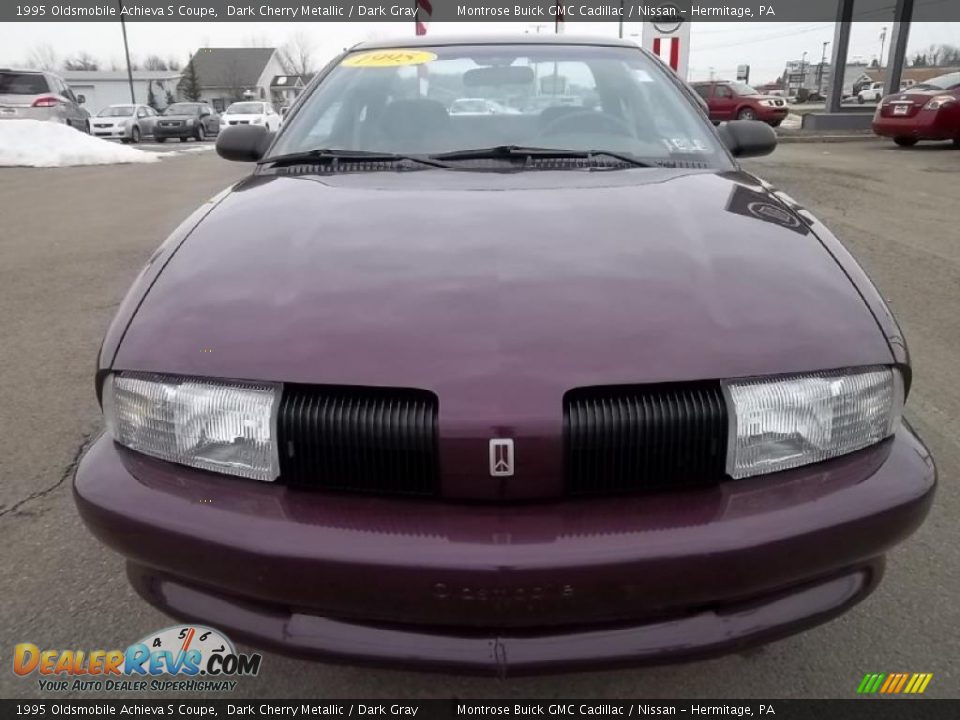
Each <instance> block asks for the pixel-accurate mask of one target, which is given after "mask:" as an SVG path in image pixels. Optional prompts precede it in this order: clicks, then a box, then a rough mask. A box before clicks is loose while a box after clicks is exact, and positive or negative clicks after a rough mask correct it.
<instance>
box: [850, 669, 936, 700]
mask: <svg viewBox="0 0 960 720" xmlns="http://www.w3.org/2000/svg"><path fill="white" fill-rule="evenodd" d="M932 679H933V673H890V674H886V673H867V674H866V675H864V676H863V679H862V680H861V681H860V684H859V685H857V694H858V695H872V694H874V693H879V694H881V695H899V694H900V693H903V694H904V695H919V694H921V693H923V692H924V691H925V690H926V689H927V685H929V684H930V681H931V680H932Z"/></svg>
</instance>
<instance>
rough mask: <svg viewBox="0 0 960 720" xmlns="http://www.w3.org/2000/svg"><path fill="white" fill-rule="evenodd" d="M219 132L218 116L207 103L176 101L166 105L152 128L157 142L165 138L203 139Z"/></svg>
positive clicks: (165, 139) (181, 139) (181, 140)
mask: <svg viewBox="0 0 960 720" xmlns="http://www.w3.org/2000/svg"><path fill="white" fill-rule="evenodd" d="M218 132H220V116H219V115H218V114H217V113H216V111H215V110H214V109H213V108H211V107H210V106H209V105H208V104H207V103H202V102H178V103H174V104H173V105H168V106H167V107H166V108H165V109H164V111H163V113H162V114H161V117H159V118H158V119H157V123H156V125H154V128H153V136H154V138H155V139H156V141H157V142H161V143H162V142H166V141H167V138H179V139H180V142H186V141H187V138H193V139H194V140H198V141H199V140H204V139H206V138H207V137H208V136H213V135H216V134H217V133H218Z"/></svg>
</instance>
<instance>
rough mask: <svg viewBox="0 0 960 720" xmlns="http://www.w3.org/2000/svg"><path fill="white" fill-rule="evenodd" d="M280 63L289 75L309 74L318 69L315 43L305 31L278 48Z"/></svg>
mask: <svg viewBox="0 0 960 720" xmlns="http://www.w3.org/2000/svg"><path fill="white" fill-rule="evenodd" d="M278 57H279V59H280V64H281V65H282V66H283V70H284V72H286V73H287V74H288V75H309V74H310V73H312V72H314V70H316V58H315V57H314V50H313V43H311V42H310V39H309V38H308V37H307V36H306V34H304V33H296V34H295V35H293V36H291V37H290V39H288V40H287V42H285V43H284V44H283V45H282V46H281V47H280V49H279V50H278Z"/></svg>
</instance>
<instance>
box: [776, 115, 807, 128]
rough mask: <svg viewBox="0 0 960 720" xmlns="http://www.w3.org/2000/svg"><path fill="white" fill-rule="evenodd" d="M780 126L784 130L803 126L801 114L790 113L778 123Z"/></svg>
mask: <svg viewBox="0 0 960 720" xmlns="http://www.w3.org/2000/svg"><path fill="white" fill-rule="evenodd" d="M780 127H782V128H783V129H784V130H799V129H800V128H801V127H803V116H802V115H797V114H796V113H790V114H789V115H787V116H786V117H785V118H784V119H783V122H782V123H780Z"/></svg>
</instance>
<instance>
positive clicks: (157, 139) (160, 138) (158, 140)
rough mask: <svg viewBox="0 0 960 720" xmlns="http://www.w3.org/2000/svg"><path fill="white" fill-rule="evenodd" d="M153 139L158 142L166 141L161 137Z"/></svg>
mask: <svg viewBox="0 0 960 720" xmlns="http://www.w3.org/2000/svg"><path fill="white" fill-rule="evenodd" d="M153 139H154V140H156V141H157V142H158V143H165V142H166V141H167V139H166V138H163V137H154V138H153Z"/></svg>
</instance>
